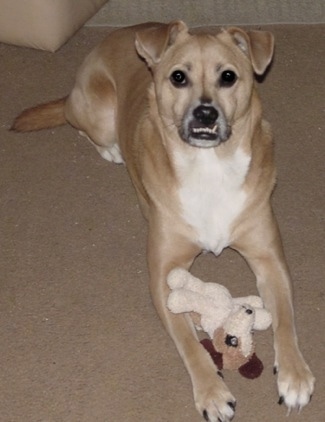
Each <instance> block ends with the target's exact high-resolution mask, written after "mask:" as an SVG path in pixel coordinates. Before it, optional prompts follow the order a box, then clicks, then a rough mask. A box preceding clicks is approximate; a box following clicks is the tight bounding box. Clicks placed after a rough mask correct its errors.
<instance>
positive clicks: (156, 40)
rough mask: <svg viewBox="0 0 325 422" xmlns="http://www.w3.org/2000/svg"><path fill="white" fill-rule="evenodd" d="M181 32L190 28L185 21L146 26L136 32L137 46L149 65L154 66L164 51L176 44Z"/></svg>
mask: <svg viewBox="0 0 325 422" xmlns="http://www.w3.org/2000/svg"><path fill="white" fill-rule="evenodd" d="M181 33H182V34H187V33H188V28H187V26H186V24H185V23H184V22H183V21H173V22H171V23H169V24H168V25H159V26H152V27H149V28H145V29H142V30H141V31H138V32H137V33H136V34H135V37H136V38H135V47H136V49H137V52H138V54H139V55H140V56H141V57H143V58H144V59H145V60H146V62H147V64H148V66H149V67H153V66H154V65H156V64H157V63H159V61H160V58H161V56H162V54H163V53H164V51H165V50H166V49H167V48H168V47H169V46H170V45H172V44H174V42H175V41H176V38H178V36H179V35H180V34H181Z"/></svg>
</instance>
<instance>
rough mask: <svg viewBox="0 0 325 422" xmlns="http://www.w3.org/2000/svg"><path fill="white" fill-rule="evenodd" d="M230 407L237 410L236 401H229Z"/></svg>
mask: <svg viewBox="0 0 325 422" xmlns="http://www.w3.org/2000/svg"><path fill="white" fill-rule="evenodd" d="M227 404H228V406H229V407H231V408H232V410H233V411H235V410H236V404H237V403H236V402H235V401H228V403H227Z"/></svg>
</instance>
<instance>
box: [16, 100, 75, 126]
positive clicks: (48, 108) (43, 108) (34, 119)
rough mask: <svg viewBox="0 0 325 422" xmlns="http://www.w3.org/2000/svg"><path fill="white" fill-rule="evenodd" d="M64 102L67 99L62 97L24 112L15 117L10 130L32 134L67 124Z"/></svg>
mask: <svg viewBox="0 0 325 422" xmlns="http://www.w3.org/2000/svg"><path fill="white" fill-rule="evenodd" d="M66 100H67V97H64V98H60V99H59V100H55V101H51V102H49V103H46V104H40V105H37V106H36V107H32V108H28V109H26V110H24V111H23V112H22V113H21V114H19V116H17V117H16V119H15V120H14V122H13V125H12V126H11V128H10V130H13V131H16V132H32V131H35V130H41V129H50V128H52V127H56V126H61V125H64V124H65V123H67V120H66V118H65V114H64V105H65V102H66Z"/></svg>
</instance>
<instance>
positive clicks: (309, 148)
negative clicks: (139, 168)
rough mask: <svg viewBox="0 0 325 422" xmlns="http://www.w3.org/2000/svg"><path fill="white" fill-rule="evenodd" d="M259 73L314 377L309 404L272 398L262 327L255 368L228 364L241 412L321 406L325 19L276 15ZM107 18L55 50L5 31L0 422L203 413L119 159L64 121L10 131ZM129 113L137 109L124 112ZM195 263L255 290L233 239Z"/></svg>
mask: <svg viewBox="0 0 325 422" xmlns="http://www.w3.org/2000/svg"><path fill="white" fill-rule="evenodd" d="M269 29H270V30H272V31H273V32H274V34H275V36H276V41H277V48H276V58H275V61H274V64H273V66H272V69H271V70H270V72H269V74H268V75H267V77H266V78H265V80H264V82H263V83H262V84H260V92H261V96H262V99H263V103H264V109H265V115H266V117H267V118H268V119H269V120H270V121H271V123H272V126H273V130H274V135H275V143H276V162H277V167H278V187H277V189H276V192H275V194H274V208H275V212H276V214H277V216H278V220H279V223H280V226H281V231H282V234H283V240H284V245H285V250H286V254H287V258H288V261H289V264H290V267H291V272H292V276H293V280H294V286H295V306H296V311H297V314H296V320H297V331H298V334H299V338H300V345H301V349H302V351H303V353H304V355H305V356H306V358H307V360H308V362H309V363H310V365H311V368H312V369H313V371H314V373H315V375H316V377H317V380H318V383H317V388H316V391H315V394H314V397H313V400H312V403H311V404H310V406H309V407H307V408H306V409H304V410H303V413H302V414H301V415H299V416H298V415H297V414H296V413H295V412H293V413H292V414H291V416H290V417H289V418H287V417H286V413H287V412H286V409H285V408H284V406H278V405H277V401H278V397H277V393H276V385H275V377H274V375H273V373H272V367H273V358H274V355H273V349H272V333H271V331H270V330H267V331H263V332H260V333H256V334H255V340H256V343H257V347H256V353H257V355H258V357H259V358H260V359H261V361H262V362H263V364H264V368H265V369H264V371H263V373H262V375H261V376H260V377H259V378H257V379H256V380H254V381H250V380H247V379H245V378H243V377H242V376H241V375H240V374H239V373H238V372H237V371H233V372H232V371H227V373H226V374H225V375H226V382H227V383H228V385H229V387H230V388H231V390H232V392H233V394H234V395H235V396H236V398H237V400H238V406H237V419H236V420H238V421H241V422H259V421H261V420H262V421H263V422H274V421H278V422H284V421H285V422H298V421H302V420H303V421H306V422H311V421H313V422H314V421H315V422H318V421H319V422H320V421H323V420H325V407H324V401H323V398H324V396H325V387H324V385H325V364H324V361H325V360H324V347H325V335H324V323H325V314H324V273H325V257H324V205H325V203H324V187H325V186H324V161H325V160H324V152H325V143H324V115H323V111H324V110H323V109H324V97H325V95H324V86H325V83H324V68H325V63H324V57H325V54H324V26H323V25H315V26H273V27H269ZM105 32H107V29H99V28H98V29H91V28H84V29H82V30H81V31H80V32H79V33H78V34H77V35H76V36H74V37H73V38H72V39H71V40H70V41H69V42H68V43H67V44H66V45H65V46H64V47H63V48H62V49H61V50H60V51H59V52H58V53H56V54H55V55H53V54H51V53H48V52H42V51H36V50H31V49H22V48H19V47H14V46H8V45H0V57H1V60H0V74H1V78H0V92H1V103H0V134H1V137H0V245H1V246H0V248H1V249H0V251H1V252H0V274H1V295H0V309H1V324H0V350H1V353H0V356H1V363H0V365H1V378H0V395H1V417H0V419H1V420H2V421H6V422H9V421H10V422H22V421H24V422H36V421H42V422H45V421H46V422H61V421H65V422H95V421H96V422H107V421H124V422H136V421H145V422H171V421H173V422H174V421H175V422H176V421H177V422H185V421H186V422H188V421H191V422H199V421H200V420H201V418H200V416H199V415H198V414H197V413H196V410H195V408H194V404H193V399H192V391H191V385H190V381H189V378H188V375H187V373H186V371H185V369H184V368H183V365H182V363H181V361H180V359H179V357H178V355H177V353H176V351H175V348H174V345H173V344H172V342H171V341H170V339H169V338H168V336H167V334H166V333H165V332H164V330H163V329H162V326H161V323H160V321H159V319H158V318H157V316H156V313H155V310H154V308H153V306H152V304H151V301H150V297H149V291H148V287H147V281H148V275H147V270H146V259H145V244H146V240H145V239H146V225H145V222H144V220H143V218H142V216H141V215H140V211H139V208H138V205H137V200H136V197H135V193H134V190H133V188H132V186H131V183H130V182H129V179H128V175H127V173H126V171H125V168H124V167H123V166H116V165H113V164H110V163H107V162H105V161H104V160H103V159H102V158H101V157H100V156H99V155H98V153H97V152H96V151H95V149H94V148H93V147H92V146H91V145H90V144H89V143H87V142H86V141H85V139H84V138H81V137H80V136H79V135H78V134H77V132H76V131H75V130H73V129H72V128H71V127H69V126H63V127H60V128H57V129H55V130H49V131H43V132H39V133H31V134H26V135H19V134H15V133H11V132H8V128H9V127H10V125H11V123H12V119H13V118H14V117H15V115H16V114H18V113H19V112H20V111H21V110H22V109H23V108H25V107H28V106H32V105H35V104H37V103H39V102H42V101H48V100H51V99H56V98H60V97H63V96H64V95H65V94H66V93H67V92H68V91H69V89H70V88H71V86H72V83H73V79H74V74H75V71H76V69H77V68H78V66H79V64H80V62H81V60H82V58H83V57H84V55H85V54H86V53H87V52H88V51H89V50H90V49H91V48H92V46H93V45H94V44H96V43H97V42H98V41H99V40H100V39H102V37H103V36H104V34H105ZM125 123H126V124H127V122H125ZM193 272H194V274H195V275H197V276H198V277H200V278H201V279H203V280H206V281H213V280H216V281H217V282H219V283H222V284H225V285H226V286H227V287H228V288H229V289H230V291H231V293H232V294H233V295H234V296H240V295H245V294H255V293H256V289H255V283H254V278H253V276H252V274H251V272H250V270H249V269H248V268H247V266H246V264H245V263H244V262H243V260H242V259H241V258H240V257H239V256H238V255H237V254H235V253H234V252H232V251H230V250H227V251H225V252H224V253H223V254H222V255H221V257H219V258H218V259H217V260H216V259H215V258H214V257H213V256H211V255H207V256H204V257H201V258H199V259H198V260H197V262H196V263H195V265H194V268H193Z"/></svg>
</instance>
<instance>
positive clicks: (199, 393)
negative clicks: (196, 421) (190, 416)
mask: <svg viewBox="0 0 325 422" xmlns="http://www.w3.org/2000/svg"><path fill="white" fill-rule="evenodd" d="M195 390H196V391H194V399H195V405H196V408H197V410H198V411H199V413H200V414H201V415H202V416H203V418H204V419H205V420H206V421H208V422H230V421H231V420H232V419H233V417H234V416H235V410H236V400H235V398H234V396H233V395H232V394H231V393H230V391H229V390H228V388H227V386H226V385H225V383H224V382H223V381H222V379H221V378H220V377H219V376H218V375H215V374H211V376H209V377H208V378H206V379H205V380H204V382H203V383H202V384H201V385H200V386H197V387H196V389H195Z"/></svg>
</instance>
